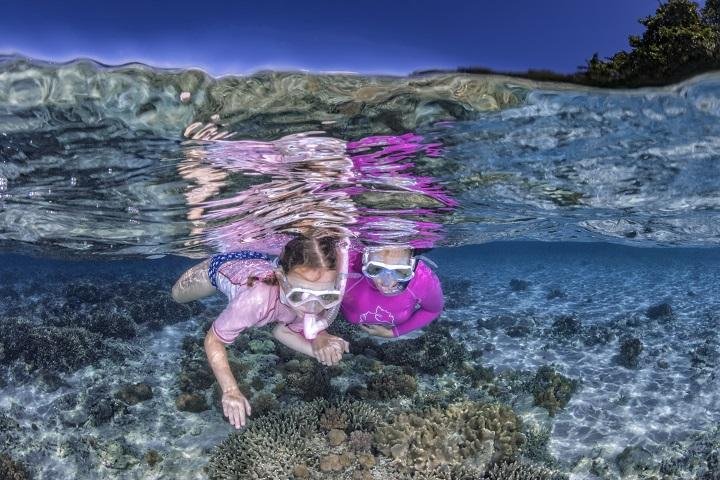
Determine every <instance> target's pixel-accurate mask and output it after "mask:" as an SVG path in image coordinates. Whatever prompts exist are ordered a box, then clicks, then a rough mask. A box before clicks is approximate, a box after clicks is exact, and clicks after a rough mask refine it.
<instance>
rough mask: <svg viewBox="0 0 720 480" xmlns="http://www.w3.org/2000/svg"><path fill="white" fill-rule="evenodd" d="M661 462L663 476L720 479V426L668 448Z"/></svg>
mask: <svg viewBox="0 0 720 480" xmlns="http://www.w3.org/2000/svg"><path fill="white" fill-rule="evenodd" d="M667 452H668V453H667V454H666V455H664V456H663V458H662V460H661V461H660V464H659V468H658V471H659V474H660V475H663V476H662V477H661V478H662V479H663V480H665V479H668V480H669V479H674V478H696V479H698V480H718V478H720V428H718V427H715V428H713V429H712V430H710V431H708V432H705V433H701V434H696V435H693V436H692V437H691V438H690V439H688V440H686V441H683V442H677V443H675V444H673V445H670V446H669V447H668V448H667Z"/></svg>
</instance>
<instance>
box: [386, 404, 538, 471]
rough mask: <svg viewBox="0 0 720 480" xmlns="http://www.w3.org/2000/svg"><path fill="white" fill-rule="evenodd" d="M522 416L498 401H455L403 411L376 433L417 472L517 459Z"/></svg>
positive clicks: (390, 453)
mask: <svg viewBox="0 0 720 480" xmlns="http://www.w3.org/2000/svg"><path fill="white" fill-rule="evenodd" d="M520 430H521V422H520V419H519V418H518V417H517V416H516V415H515V414H514V413H513V411H512V410H511V409H510V408H508V407H506V406H503V405H499V404H480V403H474V402H460V403H455V404H452V405H450V406H448V408H446V409H444V410H440V409H429V410H426V411H422V412H416V413H401V414H399V415H397V416H396V417H395V418H393V419H392V420H390V422H389V423H388V424H386V425H383V426H380V427H378V428H377V430H376V432H375V440H376V442H377V445H378V449H379V450H380V451H381V452H382V453H383V454H384V455H386V456H388V457H391V458H393V459H394V461H395V462H396V463H399V464H402V465H404V466H405V467H407V468H412V469H415V470H418V471H427V470H433V469H435V468H437V467H439V466H441V465H450V466H452V465H460V464H471V465H474V466H478V467H481V468H486V467H487V466H488V465H491V464H492V463H495V462H498V461H502V460H504V459H509V458H513V457H514V456H515V455H516V453H517V451H518V449H519V448H520V446H521V445H522V443H523V441H524V438H523V435H522V434H521V433H520Z"/></svg>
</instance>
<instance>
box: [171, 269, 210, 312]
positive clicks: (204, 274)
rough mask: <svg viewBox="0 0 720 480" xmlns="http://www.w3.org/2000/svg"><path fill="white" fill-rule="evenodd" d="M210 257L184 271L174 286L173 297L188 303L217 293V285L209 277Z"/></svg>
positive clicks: (180, 301) (177, 300)
mask: <svg viewBox="0 0 720 480" xmlns="http://www.w3.org/2000/svg"><path fill="white" fill-rule="evenodd" d="M209 265H210V259H208V260H205V261H204V262H202V263H200V264H198V265H195V266H194V267H192V268H191V269H189V270H187V271H186V272H185V273H183V274H182V275H181V276H180V278H179V279H178V281H177V282H175V285H173V287H172V297H173V299H174V300H175V301H176V302H179V303H187V302H192V301H193V300H199V299H201V298H205V297H209V296H210V295H212V294H213V293H215V291H216V290H215V287H213V286H212V284H211V283H210V277H208V266H209Z"/></svg>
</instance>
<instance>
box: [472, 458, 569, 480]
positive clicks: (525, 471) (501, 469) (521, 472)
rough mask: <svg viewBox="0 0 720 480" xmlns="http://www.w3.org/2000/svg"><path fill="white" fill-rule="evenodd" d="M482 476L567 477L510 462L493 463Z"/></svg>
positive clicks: (518, 479)
mask: <svg viewBox="0 0 720 480" xmlns="http://www.w3.org/2000/svg"><path fill="white" fill-rule="evenodd" d="M483 478H485V479H487V480H567V478H568V477H567V476H566V475H562V474H559V473H557V472H553V471H552V470H548V469H547V468H544V467H539V466H537V465H526V464H523V463H519V462H512V463H502V464H496V465H493V466H492V467H490V469H488V471H487V473H486V474H485V477H483Z"/></svg>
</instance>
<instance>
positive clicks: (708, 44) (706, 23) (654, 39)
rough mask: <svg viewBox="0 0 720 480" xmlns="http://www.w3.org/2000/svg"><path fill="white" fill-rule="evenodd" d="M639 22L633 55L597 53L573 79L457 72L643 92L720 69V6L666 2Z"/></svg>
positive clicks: (718, 1) (712, 1)
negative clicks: (645, 88)
mask: <svg viewBox="0 0 720 480" xmlns="http://www.w3.org/2000/svg"><path fill="white" fill-rule="evenodd" d="M639 22H640V23H641V24H642V25H644V26H645V32H644V33H643V34H642V35H641V36H638V35H631V36H630V37H629V38H628V41H629V44H630V47H632V50H631V51H629V52H627V51H621V52H618V53H616V54H615V55H613V56H612V57H609V58H607V59H604V60H603V59H601V58H600V57H599V55H598V54H597V53H596V54H595V55H593V56H592V58H591V59H590V60H588V61H587V62H586V63H587V64H586V65H584V66H582V67H579V71H578V72H577V73H574V74H569V75H566V74H562V73H555V72H551V71H548V70H528V71H526V72H497V71H493V70H491V69H489V68H483V67H460V68H458V69H457V71H458V72H467V73H488V74H502V75H510V76H515V77H523V78H529V79H533V80H541V81H560V82H571V83H580V84H584V85H594V86H601V87H642V86H649V85H667V84H670V83H675V82H678V81H680V80H683V79H685V78H688V77H691V76H693V75H697V74H700V73H703V72H708V71H710V70H718V69H720V0H706V2H705V6H704V7H703V9H702V11H700V12H699V11H698V5H697V4H696V3H695V2H693V1H691V0H667V2H665V3H661V4H660V6H659V7H658V9H657V10H656V11H655V14H654V15H651V16H648V17H645V18H642V19H640V20H639ZM416 73H432V72H416Z"/></svg>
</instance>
